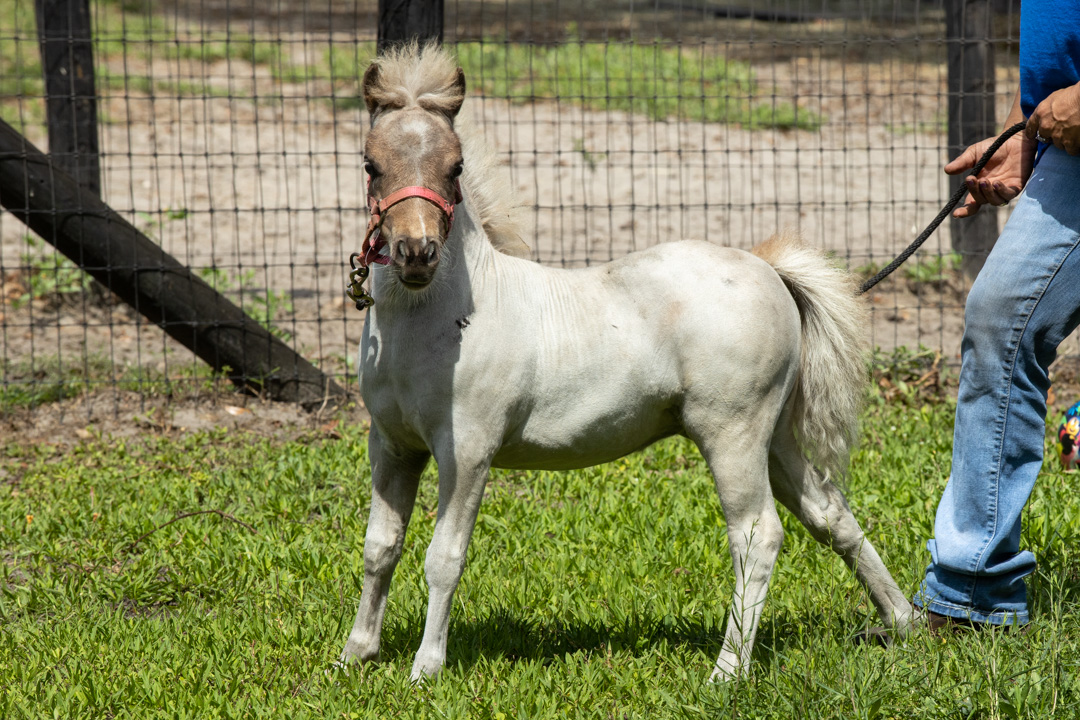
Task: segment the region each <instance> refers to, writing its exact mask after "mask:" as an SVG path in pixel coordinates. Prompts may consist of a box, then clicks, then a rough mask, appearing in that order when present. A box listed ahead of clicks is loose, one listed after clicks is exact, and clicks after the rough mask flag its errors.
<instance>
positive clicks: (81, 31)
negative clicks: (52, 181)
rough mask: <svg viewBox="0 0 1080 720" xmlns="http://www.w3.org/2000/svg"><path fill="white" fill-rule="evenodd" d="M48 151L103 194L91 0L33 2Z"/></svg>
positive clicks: (91, 190)
mask: <svg viewBox="0 0 1080 720" xmlns="http://www.w3.org/2000/svg"><path fill="white" fill-rule="evenodd" d="M34 10H35V14H36V15H37V27H38V43H39V45H40V47H41V69H42V71H43V72H44V75H45V108H46V114H47V116H48V124H49V154H50V155H51V156H52V159H53V162H55V163H56V164H57V166H59V167H61V168H63V169H64V170H65V171H67V173H68V174H69V175H71V176H72V177H73V178H75V180H76V181H77V182H78V183H79V184H81V185H82V186H83V187H85V188H86V189H87V190H89V191H90V192H91V193H93V194H94V195H100V194H101V170H100V168H99V166H98V131H97V91H96V89H95V86H94V54H93V44H92V42H91V39H90V38H91V32H90V0H35V1H34Z"/></svg>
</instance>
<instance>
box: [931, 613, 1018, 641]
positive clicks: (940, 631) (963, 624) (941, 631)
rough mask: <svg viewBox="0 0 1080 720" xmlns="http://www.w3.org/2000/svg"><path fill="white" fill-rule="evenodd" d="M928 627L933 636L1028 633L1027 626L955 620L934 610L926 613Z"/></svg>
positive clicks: (963, 619)
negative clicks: (974, 633) (959, 633)
mask: <svg viewBox="0 0 1080 720" xmlns="http://www.w3.org/2000/svg"><path fill="white" fill-rule="evenodd" d="M926 627H927V628H928V629H929V630H930V632H931V634H933V635H951V634H953V633H957V632H963V631H966V630H994V629H998V630H1007V631H1010V632H1017V633H1026V632H1027V630H1028V628H1027V625H1015V624H1011V623H1010V624H1008V625H995V624H994V623H988V622H980V621H978V620H970V619H968V618H954V617H949V616H948V615H941V614H939V613H936V612H934V611H933V610H927V611H926Z"/></svg>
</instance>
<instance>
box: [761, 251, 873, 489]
mask: <svg viewBox="0 0 1080 720" xmlns="http://www.w3.org/2000/svg"><path fill="white" fill-rule="evenodd" d="M751 252H753V253H754V254H755V255H757V256H758V257H760V258H761V259H762V260H765V261H766V262H767V263H769V264H770V265H772V267H773V268H774V269H775V270H776V272H777V274H779V275H780V277H781V278H782V279H783V281H784V284H785V285H787V287H788V290H789V291H790V292H791V295H792V297H793V298H794V299H795V304H796V305H797V306H798V308H799V315H800V317H801V318H802V355H801V358H800V362H799V377H798V381H797V383H796V386H795V390H794V397H793V402H794V405H793V411H794V416H793V417H794V424H795V435H796V437H797V439H798V442H799V445H800V449H801V450H802V452H803V453H804V454H805V455H806V456H807V457H808V458H809V459H810V461H811V462H813V463H814V464H815V465H817V466H818V468H820V469H821V470H823V471H825V472H827V473H828V474H829V475H831V476H832V477H834V478H838V479H842V478H843V477H844V476H846V475H847V469H848V461H849V459H850V455H851V449H852V447H853V446H854V444H855V438H856V434H857V429H858V419H859V411H860V409H861V406H862V402H863V399H864V398H865V391H866V384H867V382H868V374H867V367H866V338H867V333H866V322H867V309H866V305H865V303H863V302H862V301H860V300H859V299H858V298H856V296H855V290H856V283H855V279H854V277H853V276H852V275H851V274H850V273H848V272H847V271H846V270H843V269H842V268H840V267H838V266H836V265H835V264H834V263H833V262H831V261H830V260H829V258H828V257H827V256H826V255H825V254H824V253H823V252H821V251H820V250H817V249H816V248H812V247H810V246H808V245H806V244H805V243H804V242H803V241H802V239H801V238H800V237H799V236H798V235H797V234H796V233H793V232H786V233H781V234H778V235H774V236H773V237H772V238H770V239H769V240H767V241H765V242H764V243H762V244H761V245H759V246H758V247H756V248H754V249H753V250H752V251H751Z"/></svg>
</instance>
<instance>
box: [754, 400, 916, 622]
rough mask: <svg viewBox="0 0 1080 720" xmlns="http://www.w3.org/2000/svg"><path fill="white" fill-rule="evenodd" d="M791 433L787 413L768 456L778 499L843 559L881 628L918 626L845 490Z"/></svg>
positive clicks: (781, 421)
mask: <svg viewBox="0 0 1080 720" xmlns="http://www.w3.org/2000/svg"><path fill="white" fill-rule="evenodd" d="M791 427H792V425H791V421H790V416H789V410H788V409H785V412H784V416H783V417H781V420H780V423H779V425H778V426H777V430H776V435H775V436H774V438H773V443H772V446H771V448H770V451H769V479H770V482H771V483H772V488H773V493H774V495H775V496H776V499H777V500H779V501H780V502H781V503H783V505H784V506H785V507H786V508H787V509H788V510H790V511H791V513H792V514H793V515H795V517H797V518H798V519H799V522H801V523H802V524H803V525H804V526H805V527H806V529H807V530H809V531H810V534H811V536H813V538H814V539H815V540H817V541H818V542H820V543H821V544H823V545H826V546H828V547H830V548H832V549H833V551H835V552H836V553H837V554H838V555H839V556H840V557H841V558H843V560H844V562H845V563H846V564H847V565H848V567H850V568H851V569H852V571H853V572H854V573H855V576H856V577H857V578H858V579H859V581H860V582H861V583H862V584H863V586H864V587H865V588H866V590H867V592H869V593H870V599H871V601H872V602H873V603H874V606H875V607H876V608H877V611H878V614H879V615H880V617H881V620H882V622H883V623H884V624H885V625H886V626H887V627H890V628H893V629H894V630H895V631H896V632H899V633H901V634H903V633H906V632H907V631H909V630H910V628H911V624H912V622H913V620H914V616H913V610H912V608H911V604H910V603H909V602H908V599H907V597H906V596H905V595H904V593H903V592H901V590H900V588H899V587H898V586H897V584H896V582H895V581H894V580H893V578H892V575H891V574H889V570H888V568H886V567H885V563H884V562H882V560H881V557H880V556H879V555H878V553H877V550H875V549H874V546H873V545H872V544H871V543H870V541H869V540H868V539H867V538H866V536H865V535H864V534H863V531H862V528H861V527H860V526H859V522H858V520H856V519H855V516H854V514H852V512H851V508H850V507H849V506H848V504H847V500H846V499H845V498H844V495H843V493H842V492H841V491H840V488H838V487H837V486H836V485H835V484H833V483H832V482H831V481H830V480H829V479H828V478H827V477H825V476H823V475H822V474H821V472H820V471H819V470H818V469H817V468H815V467H814V466H813V464H812V463H810V462H809V461H808V460H807V458H806V456H805V455H804V454H803V453H802V451H801V450H800V449H799V447H798V444H797V443H796V440H795V436H794V434H793V433H792V430H791Z"/></svg>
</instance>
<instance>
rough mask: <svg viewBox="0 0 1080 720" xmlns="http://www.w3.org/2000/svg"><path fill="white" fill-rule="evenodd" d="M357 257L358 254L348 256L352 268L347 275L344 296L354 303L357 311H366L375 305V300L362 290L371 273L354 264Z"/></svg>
mask: <svg viewBox="0 0 1080 720" xmlns="http://www.w3.org/2000/svg"><path fill="white" fill-rule="evenodd" d="M359 257H360V253H355V252H354V253H353V254H351V255H349V267H351V268H352V272H350V273H349V284H348V285H347V286H346V287H345V295H346V296H347V297H348V298H349V299H350V300H352V301H353V302H354V303H356V309H357V310H366V309H367V308H369V307H371V306H372V305H374V304H375V298H373V297H371V294H370V293H369V292H368V291H367V290H365V289H364V281H365V280H367V278H368V275H369V274H370V273H371V271H370V270H369V269H368V268H366V267H364V266H363V265H357V264H356V261H357V260H358V259H359Z"/></svg>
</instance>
